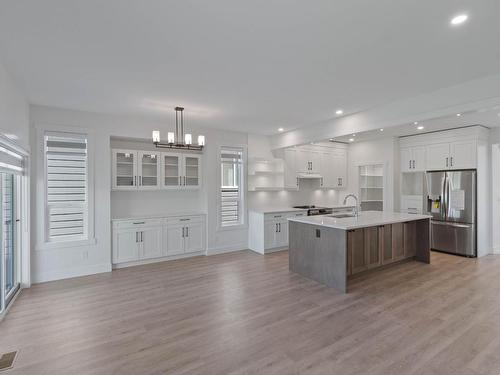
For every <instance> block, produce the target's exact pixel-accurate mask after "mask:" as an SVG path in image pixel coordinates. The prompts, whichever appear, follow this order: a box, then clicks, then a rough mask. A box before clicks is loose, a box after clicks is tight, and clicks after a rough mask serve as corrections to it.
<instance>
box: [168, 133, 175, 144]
mask: <svg viewBox="0 0 500 375" xmlns="http://www.w3.org/2000/svg"><path fill="white" fill-rule="evenodd" d="M167 142H168V143H170V144H173V143H175V134H174V133H173V132H168V133H167Z"/></svg>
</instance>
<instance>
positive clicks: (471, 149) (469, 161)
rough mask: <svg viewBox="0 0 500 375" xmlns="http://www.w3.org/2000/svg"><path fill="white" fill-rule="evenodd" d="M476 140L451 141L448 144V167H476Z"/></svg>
mask: <svg viewBox="0 0 500 375" xmlns="http://www.w3.org/2000/svg"><path fill="white" fill-rule="evenodd" d="M476 154H477V150H476V142H475V141H462V142H453V143H452V144H451V145H450V168H451V169H472V168H476V166H477V163H476Z"/></svg>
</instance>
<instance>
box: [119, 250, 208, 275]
mask: <svg viewBox="0 0 500 375" xmlns="http://www.w3.org/2000/svg"><path fill="white" fill-rule="evenodd" d="M201 255H205V252H204V251H198V252H196V253H189V254H179V255H172V256H169V257H160V258H152V259H144V260H136V261H133V262H126V263H115V264H113V269H115V270H116V269H120V268H126V267H134V266H142V265H144V264H151V263H160V262H167V261H169V260H176V259H185V258H192V257H198V256H201Z"/></svg>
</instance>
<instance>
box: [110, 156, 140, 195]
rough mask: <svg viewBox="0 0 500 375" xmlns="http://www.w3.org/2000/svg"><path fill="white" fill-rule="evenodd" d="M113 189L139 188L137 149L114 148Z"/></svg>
mask: <svg viewBox="0 0 500 375" xmlns="http://www.w3.org/2000/svg"><path fill="white" fill-rule="evenodd" d="M112 168H113V185H112V186H113V189H114V190H137V186H138V185H137V184H138V182H137V151H133V150H113V166H112Z"/></svg>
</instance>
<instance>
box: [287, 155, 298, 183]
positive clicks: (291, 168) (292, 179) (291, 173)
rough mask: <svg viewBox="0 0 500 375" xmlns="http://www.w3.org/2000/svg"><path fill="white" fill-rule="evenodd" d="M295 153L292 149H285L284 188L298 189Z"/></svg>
mask: <svg viewBox="0 0 500 375" xmlns="http://www.w3.org/2000/svg"><path fill="white" fill-rule="evenodd" d="M296 156H297V151H296V150H295V149H294V148H288V149H285V165H284V168H285V171H284V172H285V188H287V189H298V187H299V183H298V179H297V170H298V169H297V160H296Z"/></svg>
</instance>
